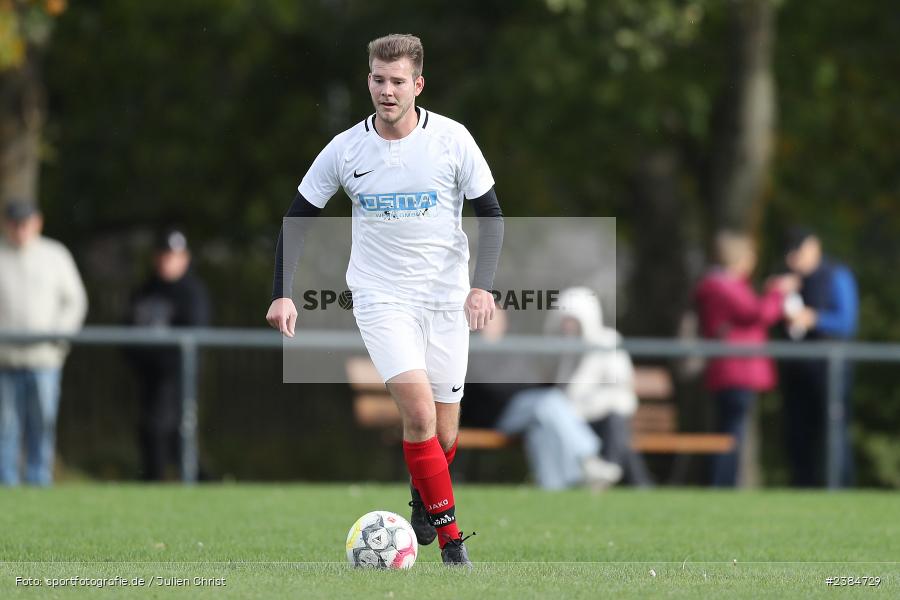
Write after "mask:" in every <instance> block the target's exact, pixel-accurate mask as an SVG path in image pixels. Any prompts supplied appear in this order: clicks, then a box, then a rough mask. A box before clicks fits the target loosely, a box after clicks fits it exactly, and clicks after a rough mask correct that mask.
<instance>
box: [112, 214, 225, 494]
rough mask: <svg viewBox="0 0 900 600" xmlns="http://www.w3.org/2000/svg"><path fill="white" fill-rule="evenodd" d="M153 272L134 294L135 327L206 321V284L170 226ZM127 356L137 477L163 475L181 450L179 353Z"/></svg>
mask: <svg viewBox="0 0 900 600" xmlns="http://www.w3.org/2000/svg"><path fill="white" fill-rule="evenodd" d="M153 267H154V268H153V273H152V275H151V276H150V278H149V279H148V280H147V281H146V282H144V284H143V285H141V287H140V288H138V289H137V291H135V292H134V294H133V295H132V298H131V302H130V305H129V315H128V321H129V323H131V324H132V325H136V326H139V327H203V326H207V325H209V321H210V305H209V295H208V293H207V291H206V287H205V286H204V285H203V283H202V282H201V281H200V279H199V278H197V276H196V275H194V273H193V271H192V269H191V254H190V250H189V249H188V244H187V238H186V237H185V235H184V234H183V233H182V232H180V231H178V230H174V229H170V230H167V231H165V232H163V234H162V235H161V236H160V237H159V238H158V240H157V242H156V249H155V254H154V260H153ZM128 357H129V359H130V362H131V363H132V365H133V367H134V370H135V373H136V374H137V378H138V384H139V388H140V392H139V393H140V403H141V406H140V420H139V425H138V436H139V440H140V448H141V478H142V479H144V480H146V481H160V480H163V479H165V475H166V473H165V472H166V467H167V466H168V465H169V464H172V463H175V464H178V457H179V454H180V448H181V438H180V435H179V427H180V424H181V357H180V354H179V351H178V349H177V348H156V347H139V348H133V349H131V350H129V352H128Z"/></svg>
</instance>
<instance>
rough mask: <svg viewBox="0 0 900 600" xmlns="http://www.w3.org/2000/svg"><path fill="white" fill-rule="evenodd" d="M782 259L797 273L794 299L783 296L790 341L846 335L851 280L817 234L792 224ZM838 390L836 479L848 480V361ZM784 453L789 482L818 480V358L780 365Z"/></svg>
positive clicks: (821, 430) (823, 366) (821, 441)
mask: <svg viewBox="0 0 900 600" xmlns="http://www.w3.org/2000/svg"><path fill="white" fill-rule="evenodd" d="M785 250H786V254H785V262H786V263H787V267H788V269H790V270H791V271H792V272H793V273H795V274H796V275H798V276H799V277H800V278H801V282H802V283H801V287H800V291H799V298H796V297H795V298H788V300H787V302H786V307H785V309H786V310H785V312H786V313H787V316H788V319H787V329H788V332H789V334H790V337H791V338H792V339H795V340H849V339H852V338H853V337H855V335H856V331H857V323H858V317H859V296H858V292H857V285H856V280H855V278H854V276H853V273H852V272H851V271H850V269H849V268H848V267H847V266H846V265H844V264H841V263H839V262H836V261H834V260H832V259H830V258H829V257H827V256H825V255H824V254H823V252H822V243H821V241H820V240H819V237H818V236H817V235H816V234H815V233H814V232H813V231H812V230H811V229H808V228H805V227H795V228H792V229H791V230H790V231H789V232H788V235H787V239H786V248H785ZM841 369H842V370H843V373H842V374H843V377H842V379H843V388H842V389H841V397H842V400H843V403H842V409H843V410H842V414H841V428H840V449H841V456H840V484H841V485H842V486H849V485H852V484H853V477H854V468H853V453H852V448H851V442H850V431H849V427H850V419H851V415H852V411H851V399H850V392H851V384H852V369H851V365H849V364H844V365H842V366H841ZM780 374H781V387H782V392H783V394H784V402H785V418H786V427H785V433H786V434H787V454H788V459H789V461H790V467H791V483H792V484H793V485H795V486H798V487H811V486H818V485H822V484H823V483H824V466H825V456H826V435H825V432H826V431H827V415H828V410H827V395H828V387H827V384H828V365H827V363H826V361H824V360H822V359H806V360H790V361H784V362H783V363H782V364H781V373H780Z"/></svg>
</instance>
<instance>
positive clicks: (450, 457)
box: [444, 437, 459, 467]
mask: <svg viewBox="0 0 900 600" xmlns="http://www.w3.org/2000/svg"><path fill="white" fill-rule="evenodd" d="M458 445H459V437H457V438H456V439H455V440H453V445H452V446H450V449H449V450H444V457H446V459H447V466H448V467H449V466H450V465H452V464H453V459H454V458H456V447H457V446H458Z"/></svg>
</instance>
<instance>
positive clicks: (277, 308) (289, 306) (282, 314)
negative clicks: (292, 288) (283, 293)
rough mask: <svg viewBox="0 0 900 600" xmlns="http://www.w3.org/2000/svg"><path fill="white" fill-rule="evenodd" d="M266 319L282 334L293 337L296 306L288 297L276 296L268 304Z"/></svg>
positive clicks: (295, 322)
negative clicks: (270, 303)
mask: <svg viewBox="0 0 900 600" xmlns="http://www.w3.org/2000/svg"><path fill="white" fill-rule="evenodd" d="M266 321H268V322H269V325H271V326H272V327H274V328H275V329H277V330H278V331H279V332H280V333H281V334H282V335H286V336H288V337H294V326H295V325H296V324H297V308H296V307H295V306H294V301H293V300H291V299H290V298H276V299H275V300H272V305H271V306H269V312H268V313H266Z"/></svg>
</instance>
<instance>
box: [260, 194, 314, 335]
mask: <svg viewBox="0 0 900 600" xmlns="http://www.w3.org/2000/svg"><path fill="white" fill-rule="evenodd" d="M320 212H322V209H321V208H319V207H318V206H315V205H314V204H312V203H311V202H310V201H309V200H307V199H306V198H304V197H303V194H301V193H300V192H297V195H296V196H294V201H293V202H292V203H291V207H290V208H289V209H288V211H287V214H285V218H284V221H283V223H282V226H281V231H279V232H278V243H277V244H276V247H275V275H274V277H273V281H272V304H271V305H270V306H269V312H268V313H267V314H266V321H268V322H269V325H271V326H272V327H274V328H275V329H277V330H278V331H279V332H281V333H282V334H284V335H287V336H288V337H294V326H295V325H296V324H297V308H296V306H294V301H293V300H292V299H291V290H293V287H294V272H295V271H296V270H297V263H298V262H300V257H301V256H302V254H303V245H304V243H305V238H306V233H307V231H308V230H309V227H310V225H311V224H312V217H317V216H319V213H320ZM286 230H287V231H288V236H285V231H286ZM285 237H288V239H290V242H291V243H290V244H285Z"/></svg>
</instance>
